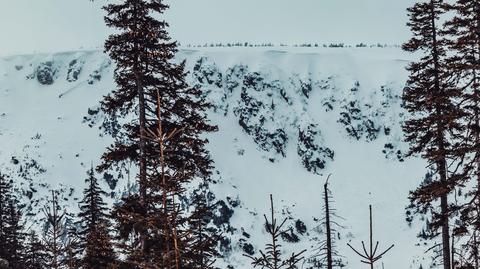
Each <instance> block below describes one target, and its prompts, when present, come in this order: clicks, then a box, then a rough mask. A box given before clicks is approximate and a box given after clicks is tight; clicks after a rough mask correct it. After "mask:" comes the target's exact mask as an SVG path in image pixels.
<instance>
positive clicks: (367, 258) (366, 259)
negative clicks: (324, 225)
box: [347, 205, 395, 269]
mask: <svg viewBox="0 0 480 269" xmlns="http://www.w3.org/2000/svg"><path fill="white" fill-rule="evenodd" d="M369 209H370V250H369V251H367V248H366V247H365V242H364V241H362V248H363V252H364V253H363V254H362V253H361V252H360V251H358V250H356V249H355V248H354V247H352V245H350V244H347V245H348V246H349V247H350V248H351V249H352V250H353V251H354V252H355V253H357V254H358V255H359V256H360V257H361V258H362V260H361V262H363V263H365V264H369V265H370V268H371V269H373V265H374V264H375V262H377V261H378V260H380V259H381V258H382V257H383V255H385V253H387V252H388V251H389V250H391V249H392V248H393V247H394V246H395V245H394V244H392V245H391V246H390V247H389V248H387V249H386V250H385V251H383V252H381V253H380V254H377V251H378V241H377V243H376V244H375V247H373V224H372V222H373V221H372V205H369Z"/></svg>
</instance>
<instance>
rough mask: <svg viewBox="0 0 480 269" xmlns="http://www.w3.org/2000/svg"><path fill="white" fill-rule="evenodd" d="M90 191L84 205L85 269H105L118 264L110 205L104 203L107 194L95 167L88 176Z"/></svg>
mask: <svg viewBox="0 0 480 269" xmlns="http://www.w3.org/2000/svg"><path fill="white" fill-rule="evenodd" d="M87 175H88V177H87V179H86V180H85V182H86V183H87V187H86V188H85V190H84V191H83V195H84V196H83V199H82V201H81V202H80V213H79V214H78V218H79V222H80V231H78V237H79V241H80V242H79V246H80V249H81V250H82V252H83V258H82V260H81V264H82V268H83V269H94V268H95V269H97V268H98V269H105V268H109V266H111V265H112V264H114V263H115V259H116V257H115V253H114V251H113V244H112V239H111V236H110V233H109V226H110V221H109V219H108V215H107V213H106V212H107V210H108V208H107V205H106V203H105V202H104V201H103V197H104V196H105V195H106V193H105V192H104V191H103V190H102V189H101V187H100V185H99V183H98V180H97V178H96V177H95V172H94V170H93V167H92V168H91V169H90V170H89V171H88V173H87Z"/></svg>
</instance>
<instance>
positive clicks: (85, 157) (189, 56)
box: [0, 47, 430, 269]
mask: <svg viewBox="0 0 480 269" xmlns="http://www.w3.org/2000/svg"><path fill="white" fill-rule="evenodd" d="M412 58H413V56H411V55H409V54H405V53H403V52H402V51H401V50H400V49H398V48H282V47H278V48H199V49H187V48H185V49H181V50H180V51H179V53H178V56H177V60H183V59H186V61H187V69H188V70H191V71H192V72H190V80H191V81H192V83H199V82H198V80H197V79H196V78H195V74H196V73H195V71H194V66H195V64H196V63H197V61H198V60H199V59H203V61H204V65H203V66H204V69H202V70H206V69H208V70H210V71H212V72H210V73H209V74H210V75H211V77H215V76H216V78H217V79H218V81H219V85H214V84H210V83H205V82H203V83H200V84H201V86H202V87H203V88H204V89H205V91H206V92H207V93H208V98H209V100H210V101H212V102H213V103H214V104H215V105H216V108H217V109H215V111H214V110H212V111H209V118H210V120H211V121H212V122H213V123H215V124H217V125H218V127H219V131H218V132H216V133H213V134H209V135H208V139H209V140H210V144H209V145H208V149H209V150H210V152H211V155H212V158H213V160H214V162H215V173H214V174H215V177H216V179H217V180H218V183H217V184H214V185H212V186H211V188H212V190H213V191H214V193H215V194H216V196H217V198H218V199H225V198H226V197H231V198H234V199H235V198H238V199H239V201H240V205H239V206H238V207H237V208H234V210H235V213H234V215H233V217H232V218H231V220H230V224H231V225H232V226H233V227H234V228H236V229H237V232H235V233H234V234H233V235H232V234H228V236H229V237H230V238H231V240H232V248H233V250H232V252H231V253H230V254H229V255H228V257H226V259H225V261H219V264H220V265H222V266H223V265H224V264H231V265H232V266H233V267H234V268H240V269H242V268H251V266H250V264H249V260H248V259H247V258H245V257H243V256H242V254H243V251H242V249H241V247H240V245H239V244H238V242H239V240H240V239H241V238H244V239H246V238H245V237H243V235H242V232H241V231H242V230H244V231H245V232H246V233H248V234H250V236H251V237H250V239H246V240H247V241H248V242H249V243H251V244H252V245H253V246H254V247H255V249H258V248H263V245H264V243H266V242H267V240H268V236H267V234H266V233H265V230H264V228H263V214H265V213H268V209H269V200H268V195H269V194H273V196H274V199H275V204H276V209H277V212H278V217H279V218H283V217H289V220H288V221H287V224H286V225H290V226H292V227H294V222H295V220H297V219H300V220H302V221H303V222H304V223H305V225H306V227H307V234H304V235H299V237H300V242H298V243H287V242H282V245H284V246H285V250H286V251H290V250H295V251H300V250H302V249H307V250H308V251H307V254H306V256H307V257H308V256H311V255H312V254H313V253H314V251H313V250H312V249H313V248H314V247H315V245H316V244H318V242H317V241H316V240H314V239H313V238H320V239H321V238H323V237H324V234H323V232H319V230H322V229H316V227H317V226H318V225H320V222H318V221H315V220H314V219H315V218H316V219H320V218H322V214H323V213H322V191H323V184H324V182H325V180H326V178H327V175H329V174H331V177H330V188H331V191H332V194H333V197H334V207H335V208H336V210H337V214H338V215H340V216H341V217H342V218H343V219H340V220H338V222H340V223H341V224H342V225H343V226H344V227H343V228H341V229H339V234H340V239H339V240H337V242H336V245H337V246H338V251H339V252H340V253H341V254H342V255H343V256H344V261H346V262H347V263H348V264H347V267H346V268H364V267H365V264H362V263H360V259H359V257H357V256H356V254H355V253H353V251H351V250H350V249H349V248H348V247H347V246H346V244H347V243H349V242H350V243H351V244H353V245H354V246H356V247H357V248H361V243H360V242H361V240H365V241H367V240H368V205H369V204H372V205H373V210H374V239H375V240H379V241H380V248H381V250H383V249H384V248H386V247H388V246H389V245H391V244H393V243H394V244H395V247H394V248H393V249H392V250H391V251H390V252H389V253H388V254H386V255H385V257H384V258H383V260H382V261H383V263H384V265H385V268H391V269H405V268H415V269H416V268H418V266H419V263H423V265H427V264H429V263H430V258H428V256H429V255H426V254H424V251H425V246H423V245H422V244H419V239H417V238H416V234H417V233H418V232H419V231H420V228H421V224H420V223H418V222H414V223H413V225H412V226H411V227H410V226H409V225H408V223H407V222H406V220H405V218H406V215H405V207H406V206H407V205H408V198H407V197H408V193H409V191H410V190H412V189H414V188H415V187H416V186H417V185H418V184H419V183H420V182H421V180H422V179H423V177H424V175H425V172H426V169H425V162H424V161H423V160H421V159H420V158H407V159H405V160H404V161H400V160H399V159H398V158H397V157H396V155H395V152H393V153H392V154H390V153H387V154H386V153H383V152H382V150H384V145H385V144H387V143H390V144H391V145H392V146H393V147H394V151H396V150H397V149H399V150H402V152H404V151H405V150H406V149H407V148H408V145H406V144H405V143H404V142H402V139H403V138H402V132H401V122H402V120H403V119H404V117H405V116H404V114H405V112H404V111H403V110H402V108H401V107H400V103H401V101H400V96H401V91H402V89H403V87H404V85H405V81H406V78H407V75H408V74H407V72H406V71H405V67H406V65H407V63H408V62H409V61H411V60H412ZM72 60H76V63H74V64H73V65H72V66H81V71H80V72H79V73H78V76H77V78H76V79H71V77H72V73H70V75H69V74H68V72H69V66H70V63H71V62H72ZM45 62H51V69H52V70H57V71H56V72H54V74H53V76H52V78H53V81H52V83H51V84H50V85H42V84H41V83H40V82H39V79H38V68H39V66H42V63H45ZM234 66H246V67H247V68H248V70H247V71H246V72H247V73H250V74H252V73H255V72H257V73H258V74H260V75H261V77H262V78H263V79H264V80H265V81H268V82H272V83H270V84H274V85H280V86H279V87H280V88H282V89H284V91H285V92H286V94H287V95H288V96H289V97H290V100H291V102H290V103H287V102H285V101H282V98H281V96H280V95H281V94H280V92H279V91H278V88H275V87H273V88H272V87H269V86H267V88H268V89H267V90H266V91H258V92H253V91H252V90H251V88H245V87H243V90H245V91H251V92H248V93H249V94H251V96H252V97H254V98H256V99H257V100H261V101H263V102H265V103H266V104H270V103H272V102H273V103H275V109H267V108H264V109H260V110H259V112H258V113H259V114H261V113H264V114H265V115H266V116H265V118H266V120H265V121H263V123H260V122H256V123H255V121H257V120H258V118H259V116H258V115H256V116H255V115H252V116H251V118H252V121H254V123H255V124H258V126H262V127H264V128H265V129H266V130H275V129H282V130H284V131H285V135H286V137H287V142H285V143H284V149H285V150H284V155H285V156H283V155H282V154H280V153H279V152H277V151H275V150H274V149H271V148H268V147H269V145H267V146H266V147H267V148H261V146H259V144H258V143H256V141H255V139H254V138H253V136H252V135H251V134H248V133H247V132H246V130H245V129H243V128H242V127H241V126H240V125H239V118H238V117H239V116H238V115H241V113H242V112H238V111H242V104H241V101H240V100H241V97H240V92H241V91H242V86H238V87H236V89H235V90H233V91H232V92H231V93H230V92H229V93H227V94H225V84H226V78H225V74H226V73H227V71H228V69H229V68H233V67H234ZM113 68H114V64H113V63H112V64H110V60H109V59H108V56H107V55H105V54H103V53H102V52H101V51H76V52H62V53H56V54H36V55H18V56H8V57H4V58H0V169H1V170H2V171H3V172H4V173H9V174H12V177H13V178H14V179H15V181H16V183H17V186H18V188H19V191H20V190H25V189H28V184H32V186H37V185H41V184H43V183H45V184H48V185H49V186H51V188H66V189H68V188H70V187H72V188H74V190H75V191H74V193H73V194H72V197H80V194H81V189H83V187H84V178H85V175H86V174H85V173H86V170H87V169H88V168H89V167H90V166H91V164H93V165H96V164H98V163H99V162H100V156H101V154H102V153H103V152H104V150H105V147H106V146H108V145H109V144H110V143H111V138H109V137H108V136H105V135H103V136H102V135H101V134H102V131H101V130H100V129H99V126H100V122H101V119H98V118H96V119H94V120H93V121H92V127H90V126H89V124H88V123H89V122H88V121H84V117H85V116H87V115H88V110H89V109H93V110H95V109H97V108H98V105H99V101H100V100H101V99H102V96H104V95H106V94H107V93H108V92H109V91H111V90H112V89H114V87H115V85H114V82H113ZM74 69H75V68H73V69H72V70H74ZM95 72H96V73H95ZM220 73H221V74H222V75H221V78H219V77H218V74H220ZM92 74H100V75H101V78H100V79H99V80H95V79H92ZM212 74H213V75H212ZM215 74H217V75H215ZM67 78H70V80H72V81H71V82H70V81H68V79H67ZM89 81H90V83H92V84H90V83H89ZM237 81H238V82H239V83H240V84H241V82H242V81H243V80H242V79H241V78H239V79H238V80H237ZM305 81H311V82H312V89H311V92H310V94H309V96H308V97H307V96H305V95H302V94H301V92H300V91H299V87H300V86H299V85H301V82H305ZM47 84H48V83H47ZM382 87H384V88H386V89H387V90H386V91H384V92H382V91H381V89H382ZM352 88H356V90H354V91H352V90H351V89H352ZM326 100H330V101H331V105H332V107H331V108H330V109H327V108H326V106H325V105H324V104H325V101H326ZM351 101H357V102H358V104H359V108H360V109H361V114H362V115H363V116H362V117H363V118H361V119H359V122H362V121H363V120H365V119H370V120H371V121H372V122H373V123H374V124H375V126H377V127H378V128H379V131H378V132H377V134H376V137H375V138H373V139H369V138H368V137H367V133H365V132H363V134H362V135H360V137H359V139H356V138H354V137H352V136H351V135H349V134H348V133H347V131H346V130H345V126H344V125H342V123H341V122H339V119H340V115H341V113H342V111H343V110H342V109H343V108H342V107H348V106H349V104H350V102H351ZM225 107H228V109H224V108H225ZM258 113H257V114H258ZM95 117H99V118H101V115H100V114H98V115H96V116H94V118H95ZM309 124H316V125H317V129H318V131H319V132H318V133H317V134H316V135H313V138H314V140H315V141H316V143H317V144H319V145H321V146H324V147H328V148H329V149H331V150H332V151H333V152H334V156H333V160H332V159H328V158H327V160H326V161H325V167H324V168H323V169H318V170H317V172H311V171H310V172H309V171H307V169H306V168H305V167H304V165H302V160H301V157H300V155H299V154H297V149H298V148H297V145H298V139H297V136H298V129H299V128H303V127H305V126H307V125H309ZM386 126H388V128H389V132H388V134H386V133H385V131H384V128H385V127H386ZM313 154H317V153H315V152H314V153H313ZM319 156H323V155H321V154H320V155H319ZM12 157H13V159H12ZM322 158H324V157H322ZM32 159H33V160H35V161H37V162H38V164H39V166H41V168H43V170H42V171H40V172H38V169H37V170H35V169H30V170H29V171H32V172H31V174H29V175H25V173H23V174H22V172H23V171H25V170H26V169H25V167H26V164H25V162H29V160H32ZM15 160H19V161H20V164H16V162H15ZM19 165H23V167H22V168H20V167H19ZM35 171H37V172H35ZM28 177H30V178H33V183H30V182H29V181H28ZM25 178H27V179H25ZM131 180H132V179H131ZM126 183H127V179H125V178H123V179H121V180H120V182H119V187H117V188H116V190H115V193H116V194H115V196H116V197H118V195H119V194H118V192H120V191H121V190H122V188H123V186H125V185H126ZM104 187H105V188H108V186H107V184H104ZM32 188H33V187H32ZM34 188H35V189H36V190H37V192H36V193H34V194H33V197H34V198H32V201H33V200H35V199H39V204H38V205H37V204H36V202H35V203H33V202H32V203H33V205H32V206H34V207H35V206H37V207H38V206H39V205H41V203H42V200H43V199H44V196H45V195H46V193H45V191H44V189H42V187H41V186H38V187H34ZM67 196H68V195H67ZM68 204H69V206H70V207H71V208H70V209H69V210H72V211H75V210H76V205H75V200H72V201H70V202H69V203H68ZM320 228H322V227H321V226H320ZM297 235H298V233H297ZM312 247H313V248H312ZM377 267H378V268H382V267H381V263H379V264H378V266H377ZM304 268H306V265H305V267H304Z"/></svg>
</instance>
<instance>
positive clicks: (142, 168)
mask: <svg viewBox="0 0 480 269" xmlns="http://www.w3.org/2000/svg"><path fill="white" fill-rule="evenodd" d="M133 12H134V14H133V16H134V20H135V24H134V29H133V32H134V35H136V34H137V32H138V22H137V20H136V19H137V17H138V14H137V6H136V5H135V6H134V10H133ZM136 38H138V37H137V36H136ZM134 53H135V60H134V61H135V62H134V64H133V73H134V75H135V85H136V86H137V96H138V120H139V128H140V130H139V132H140V133H139V141H138V150H139V153H138V154H139V156H138V157H139V158H138V166H139V178H138V182H139V189H140V204H141V205H142V207H143V208H144V209H145V207H146V201H145V199H146V196H147V188H146V180H147V165H146V156H145V146H146V116H145V92H144V88H143V81H142V78H141V75H140V72H141V71H140V67H139V62H140V60H141V59H140V56H141V55H140V51H139V46H138V42H137V41H135V43H134ZM144 214H145V215H144V216H143V217H146V215H147V212H146V210H144ZM145 241H146V234H145V232H143V231H142V232H141V233H140V248H141V250H142V253H145V251H146V248H145Z"/></svg>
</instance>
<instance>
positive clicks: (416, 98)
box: [403, 0, 480, 269]
mask: <svg viewBox="0 0 480 269" xmlns="http://www.w3.org/2000/svg"><path fill="white" fill-rule="evenodd" d="M408 12H409V16H410V22H409V23H408V26H409V27H410V28H411V31H412V32H413V34H414V36H413V38H412V39H411V40H409V41H408V42H407V43H405V44H404V46H403V49H404V50H406V51H409V52H416V53H418V54H419V55H421V57H420V59H419V60H418V61H415V62H413V63H411V64H410V65H409V67H408V70H409V71H410V77H409V80H408V83H407V86H406V88H405V90H404V94H403V101H404V102H403V104H404V107H405V108H406V109H407V110H408V111H409V112H410V113H411V115H412V116H411V118H410V119H408V120H407V121H406V122H405V124H404V131H405V134H406V138H407V141H408V142H410V145H411V147H410V154H421V156H422V157H423V158H425V159H426V160H427V161H428V164H429V168H430V170H431V173H430V176H429V177H427V179H426V180H425V181H424V182H423V183H422V184H421V185H420V186H419V187H418V188H417V189H416V190H414V191H412V192H411V194H410V199H411V202H412V205H411V208H410V210H412V211H413V213H419V214H421V215H424V216H427V219H428V221H427V227H426V230H425V231H424V232H423V233H422V237H424V238H428V239H432V240H435V239H436V238H437V237H440V238H441V241H440V242H436V241H435V242H436V243H435V244H434V246H433V247H432V249H436V250H438V255H437V257H438V258H440V259H439V262H440V263H442V264H443V268H445V269H450V268H475V269H477V268H479V252H478V251H479V246H480V244H479V243H478V242H479V241H478V236H479V231H480V115H479V112H480V107H479V105H480V104H479V101H480V76H479V75H480V1H478V0H457V1H443V0H428V1H421V2H419V3H416V4H415V5H414V6H413V7H411V8H409V9H408Z"/></svg>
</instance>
